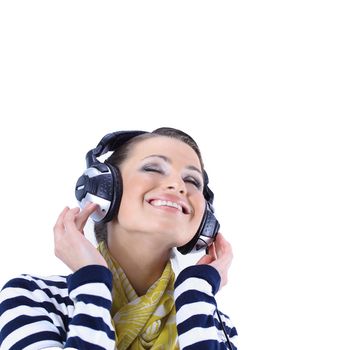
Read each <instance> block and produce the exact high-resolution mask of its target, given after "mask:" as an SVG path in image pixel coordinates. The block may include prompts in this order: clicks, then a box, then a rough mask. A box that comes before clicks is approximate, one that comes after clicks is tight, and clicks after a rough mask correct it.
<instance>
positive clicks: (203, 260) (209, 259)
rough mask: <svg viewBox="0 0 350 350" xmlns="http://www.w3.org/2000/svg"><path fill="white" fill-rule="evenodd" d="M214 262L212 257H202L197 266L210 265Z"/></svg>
mask: <svg viewBox="0 0 350 350" xmlns="http://www.w3.org/2000/svg"><path fill="white" fill-rule="evenodd" d="M213 261H214V259H213V257H212V256H210V255H203V256H202V257H201V258H200V259H199V260H198V261H197V265H203V264H207V265H208V264H210V263H212V262H213Z"/></svg>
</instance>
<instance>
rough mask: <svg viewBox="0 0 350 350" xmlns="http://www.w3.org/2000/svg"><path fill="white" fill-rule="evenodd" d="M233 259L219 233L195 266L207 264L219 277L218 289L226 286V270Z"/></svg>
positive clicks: (225, 241)
mask: <svg viewBox="0 0 350 350" xmlns="http://www.w3.org/2000/svg"><path fill="white" fill-rule="evenodd" d="M232 259H233V253H232V247H231V244H230V243H229V242H228V241H227V240H226V239H225V238H224V236H223V235H222V234H221V233H220V232H219V233H218V234H217V236H216V240H215V242H214V243H213V244H212V245H211V246H210V247H209V251H208V254H206V255H204V256H203V257H202V258H201V259H200V260H199V261H198V262H197V265H200V264H207V265H210V266H212V267H214V268H215V269H216V270H217V271H218V272H219V275H220V277H221V283H220V288H221V287H223V286H224V285H226V284H227V281H228V270H229V268H230V266H231V263H232Z"/></svg>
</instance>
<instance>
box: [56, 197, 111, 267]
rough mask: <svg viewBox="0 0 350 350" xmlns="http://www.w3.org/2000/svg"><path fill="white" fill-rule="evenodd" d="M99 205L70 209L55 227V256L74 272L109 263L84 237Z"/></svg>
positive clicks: (59, 218) (62, 213) (66, 209)
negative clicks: (88, 222) (88, 221)
mask: <svg viewBox="0 0 350 350" xmlns="http://www.w3.org/2000/svg"><path fill="white" fill-rule="evenodd" d="M96 209H97V205H96V204H94V203H89V204H88V205H86V206H85V208H84V209H82V210H81V211H80V209H79V208H73V209H70V208H68V207H66V208H64V210H63V211H62V212H61V214H60V215H59V217H58V219H57V222H56V224H55V226H54V229H53V231H54V239H55V255H56V256H57V257H58V258H59V259H60V260H62V261H63V262H64V263H65V264H66V265H67V266H68V267H69V268H70V269H71V270H72V271H73V272H75V271H77V270H79V269H80V268H82V267H84V266H87V265H102V266H105V267H107V263H106V261H105V259H104V258H103V257H102V255H101V254H100V253H99V251H98V250H97V249H96V247H94V245H93V244H92V243H91V242H90V241H89V240H88V239H87V238H86V237H85V236H84V231H83V229H84V226H85V224H86V222H87V220H88V218H89V216H90V215H91V214H92V213H93V212H94V211H95V210H96Z"/></svg>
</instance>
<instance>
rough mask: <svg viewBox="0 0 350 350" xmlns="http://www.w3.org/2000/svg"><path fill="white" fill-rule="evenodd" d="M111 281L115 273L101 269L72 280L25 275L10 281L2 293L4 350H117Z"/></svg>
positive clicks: (0, 326)
mask: <svg viewBox="0 0 350 350" xmlns="http://www.w3.org/2000/svg"><path fill="white" fill-rule="evenodd" d="M111 281H112V276H111V273H110V271H109V270H108V269H107V268H105V267H103V266H96V265H90V266H86V267H84V268H82V269H80V270H78V271H76V272H75V273H74V274H72V275H70V276H68V278H67V277H64V276H50V277H47V278H45V279H43V278H38V277H34V276H30V275H21V276H20V277H18V278H15V279H12V280H10V281H9V282H8V283H6V284H5V286H4V287H3V289H2V291H1V293H0V348H1V349H2V350H23V349H26V350H36V349H44V348H49V347H59V348H63V347H64V348H70V349H82V348H86V346H85V347H84V346H82V344H85V345H86V344H89V347H88V348H89V349H113V350H114V346H115V345H114V344H115V340H114V337H115V336H114V330H113V326H112V321H111V317H110V314H109V310H110V306H111V292H110V291H111V288H112V286H111V285H112V282H111ZM67 282H68V286H67ZM94 316H96V319H94V320H93V321H91V318H94Z"/></svg>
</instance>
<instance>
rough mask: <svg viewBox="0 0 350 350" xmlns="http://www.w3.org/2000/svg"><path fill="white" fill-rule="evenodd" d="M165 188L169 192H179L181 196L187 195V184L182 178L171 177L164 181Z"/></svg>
mask: <svg viewBox="0 0 350 350" xmlns="http://www.w3.org/2000/svg"><path fill="white" fill-rule="evenodd" d="M164 188H165V189H166V190H168V191H174V192H178V193H180V194H182V195H183V194H186V193H187V190H186V184H185V182H184V181H183V179H182V178H180V177H178V176H169V177H168V178H166V179H165V181H164Z"/></svg>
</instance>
